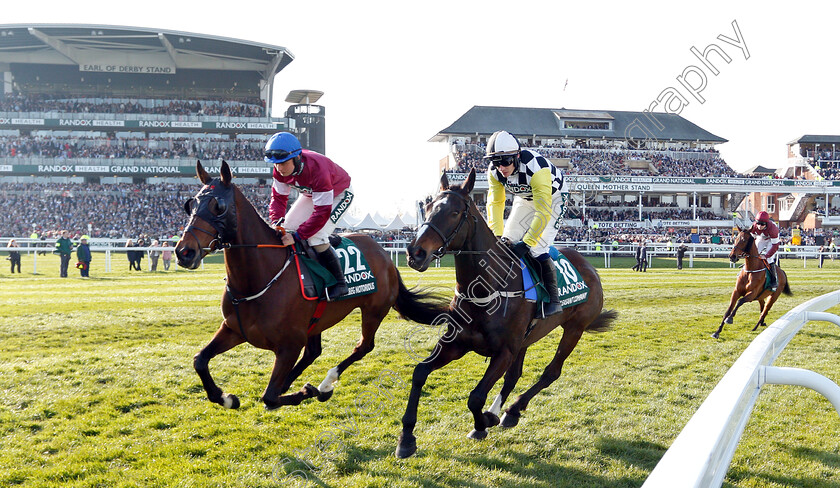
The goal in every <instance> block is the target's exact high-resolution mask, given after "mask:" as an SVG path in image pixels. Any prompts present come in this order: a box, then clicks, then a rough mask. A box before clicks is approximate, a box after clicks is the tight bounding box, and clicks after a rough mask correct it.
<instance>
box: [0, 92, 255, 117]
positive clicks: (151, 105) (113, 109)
mask: <svg viewBox="0 0 840 488" xmlns="http://www.w3.org/2000/svg"><path fill="white" fill-rule="evenodd" d="M0 112H57V113H68V114H79V113H106V114H158V115H202V116H226V117H265V116H266V114H265V103H264V102H263V101H262V100H259V99H255V100H224V99H219V100H160V99H138V98H58V97H55V96H48V95H42V96H37V95H27V96H22V95H6V96H5V97H4V98H3V99H0Z"/></svg>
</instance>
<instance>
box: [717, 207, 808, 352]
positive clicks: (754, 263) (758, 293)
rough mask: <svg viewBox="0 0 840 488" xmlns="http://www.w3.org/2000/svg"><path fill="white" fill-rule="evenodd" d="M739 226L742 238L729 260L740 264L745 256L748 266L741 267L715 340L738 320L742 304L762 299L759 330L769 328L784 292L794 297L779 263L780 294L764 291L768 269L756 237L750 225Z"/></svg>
mask: <svg viewBox="0 0 840 488" xmlns="http://www.w3.org/2000/svg"><path fill="white" fill-rule="evenodd" d="M737 225H738V229H739V232H738V237H737V238H736V239H735V244H734V245H733V246H732V251H730V252H729V260H730V261H732V262H733V263H736V262H738V258H741V257H743V258H744V266H743V267H742V268H741V271H740V272H739V273H738V277H737V278H736V279H735V289H734V290H732V297H731V298H730V299H729V307H728V308H727V309H726V313H724V314H723V320H722V321H721V322H720V327H718V329H717V330H716V331H715V333H714V334H712V337H714V338H715V339H717V338H719V337H720V333H721V331H723V324H731V323H732V319H733V318H735V312H737V311H738V308H740V306H741V305H743V304H745V303H747V302H751V301H753V300H758V305H759V307H760V309H761V315H760V316H759V317H758V322H756V324H755V327H753V329H752V330H753V331H755V330H756V329H758V327H759V326H762V327H764V326H766V325H767V324H765V323H764V318H765V317H767V313H768V312H769V311H770V308H771V307H772V306H773V304H774V303H776V299H778V298H779V295H781V294H782V293H784V294H785V295H793V293H792V292H791V291H790V284H789V283H788V280H787V274H785V271H784V270H783V269H782V268H781V267H780V266H778V265H776V264H775V263H774V264H773V266H776V273H777V275H776V276H777V277H778V279H779V281H778V282H777V283H776V285H777V286H776V291H770V290H769V289H765V288H764V281H765V274H764V271H765V270H766V269H767V267H766V266H765V265H764V261H762V259H761V257H760V256H759V254H758V248H757V247H756V245H755V238H754V237H753V235H752V234H751V233H750V229H749V227H748V226H746V225H744V224H740V223H739V224H737ZM765 300H766V302H765Z"/></svg>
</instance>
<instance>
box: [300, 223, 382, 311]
mask: <svg viewBox="0 0 840 488" xmlns="http://www.w3.org/2000/svg"><path fill="white" fill-rule="evenodd" d="M329 239H330V245H331V246H332V247H333V248H334V249H335V250H336V254H338V260H339V263H340V264H341V267H342V269H343V270H344V279H345V280H346V281H347V286H348V288H349V290H350V292H349V293H348V294H347V295H345V296H343V297H341V298H339V299H338V300H339V301H341V300H346V299H347V298H354V297H358V296H362V295H368V294H370V293H373V292H375V291H376V289H377V286H376V277H375V276H374V275H373V272H372V270H371V269H370V266H369V265H368V263H367V260H366V259H365V257H364V255H363V254H362V251H361V249H359V248H358V247H357V246H356V243H354V242H353V241H351V240H350V239H347V238H346V237H341V236H338V235H331V236H330V238H329ZM294 259H295V266H296V267H297V272H298V281H299V282H300V292H301V295H302V296H303V298H305V299H306V300H326V289H327V288H329V287H330V286H332V285H334V284H335V277H334V276H333V275H332V273H330V272H329V271H328V270H327V269H326V268H324V267H323V266H322V265H321V263H319V262H318V258H317V256H316V254H315V250H314V249H312V246H310V245H309V244H308V243H307V242H306V241H302V240H299V239H298V238H297V237H295V246H294Z"/></svg>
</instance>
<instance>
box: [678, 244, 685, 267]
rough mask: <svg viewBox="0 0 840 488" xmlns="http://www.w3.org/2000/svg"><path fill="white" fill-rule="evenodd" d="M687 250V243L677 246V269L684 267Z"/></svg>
mask: <svg viewBox="0 0 840 488" xmlns="http://www.w3.org/2000/svg"><path fill="white" fill-rule="evenodd" d="M686 251H688V246H686V245H685V244H680V247H678V248H677V269H682V267H683V257H685V252H686Z"/></svg>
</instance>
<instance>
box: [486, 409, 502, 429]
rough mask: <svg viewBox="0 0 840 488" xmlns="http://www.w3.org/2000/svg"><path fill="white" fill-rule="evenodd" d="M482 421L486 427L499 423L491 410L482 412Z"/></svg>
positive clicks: (497, 417)
mask: <svg viewBox="0 0 840 488" xmlns="http://www.w3.org/2000/svg"><path fill="white" fill-rule="evenodd" d="M484 422H485V423H487V428H488V429H489V428H490V427H495V426H497V425H499V416H498V415H496V414H495V413H493V412H489V411H488V412H484Z"/></svg>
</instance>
